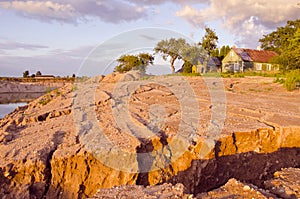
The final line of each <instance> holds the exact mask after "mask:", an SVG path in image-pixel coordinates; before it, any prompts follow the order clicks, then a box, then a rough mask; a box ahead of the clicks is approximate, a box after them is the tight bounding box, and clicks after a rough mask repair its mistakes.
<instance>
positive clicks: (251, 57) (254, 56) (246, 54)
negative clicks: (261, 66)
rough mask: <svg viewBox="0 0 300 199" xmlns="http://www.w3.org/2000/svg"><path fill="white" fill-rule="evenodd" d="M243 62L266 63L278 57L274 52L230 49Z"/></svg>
mask: <svg viewBox="0 0 300 199" xmlns="http://www.w3.org/2000/svg"><path fill="white" fill-rule="evenodd" d="M232 49H233V50H234V52H235V53H236V54H237V55H238V56H240V57H241V58H242V59H243V61H252V62H261V63H268V62H270V61H271V59H272V58H273V57H276V56H278V54H277V53H276V52H273V51H267V50H253V49H245V48H232Z"/></svg>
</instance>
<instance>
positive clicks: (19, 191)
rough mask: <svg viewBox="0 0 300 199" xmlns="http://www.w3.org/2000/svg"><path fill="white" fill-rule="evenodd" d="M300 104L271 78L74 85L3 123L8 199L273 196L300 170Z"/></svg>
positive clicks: (1, 158) (105, 80) (0, 156)
mask: <svg viewBox="0 0 300 199" xmlns="http://www.w3.org/2000/svg"><path fill="white" fill-rule="evenodd" d="M223 93H225V94H226V96H225V95H223ZM224 96H225V98H224ZM125 102H126V103H125ZM299 105H300V92H299V91H294V92H287V91H285V90H284V89H283V88H282V86H281V85H279V84H275V83H273V79H271V78H241V79H224V80H222V81H220V80H218V79H215V78H207V79H203V78H201V77H173V76H171V77H169V76H166V77H143V76H141V75H140V74H130V75H129V76H124V75H123V74H112V75H109V76H106V77H96V78H93V79H91V80H89V81H87V82H78V83H77V84H74V85H73V84H68V85H66V86H64V87H62V88H60V89H58V90H56V91H53V92H51V93H48V94H46V95H44V96H42V97H40V98H38V99H36V100H34V101H33V102H31V103H29V104H28V105H27V106H25V107H20V108H18V109H16V110H15V111H14V112H13V113H11V114H9V115H8V116H6V117H5V118H3V119H2V120H0V176H1V178H0V187H1V189H0V197H1V198H43V197H48V198H86V197H92V196H93V195H94V194H95V193H96V192H97V191H98V190H99V189H100V188H111V187H114V186H121V185H144V186H148V185H157V184H163V183H171V184H173V185H176V184H177V183H181V184H183V186H184V187H185V189H184V190H185V191H184V194H185V195H187V196H189V195H190V194H194V195H197V194H201V193H202V192H207V191H210V190H213V189H216V188H218V187H220V186H222V185H224V184H225V183H226V182H227V181H228V180H229V179H231V178H236V179H237V180H239V181H242V182H243V183H244V182H245V183H250V184H253V185H255V186H258V187H261V188H265V186H266V185H265V183H264V182H265V181H268V180H271V179H272V177H273V173H274V172H276V171H279V170H280V169H281V168H287V167H299V166H300V159H299V158H300V155H299V154H300V152H299V147H300V140H299V139H300V136H299V135H300V123H299V121H300V120H299V119H300V112H299ZM222 106H224V107H225V109H221V108H222ZM220 110H221V111H220ZM223 116H225V117H224V120H222V117H223ZM218 130H221V132H219V131H218ZM270 186H271V185H270ZM274 186H275V185H274ZM173 188H174V187H172V186H171V185H165V186H163V187H162V192H164V191H163V190H169V189H173ZM122 189H124V191H125V192H126V190H127V191H128V190H130V189H131V188H130V187H127V188H126V187H125V188H122ZM138 189H139V190H140V192H141V193H143V194H150V193H149V192H147V191H146V190H144V189H143V188H138ZM154 189H156V188H155V187H154V188H152V189H151V190H154ZM174 189H176V186H175V188H174ZM179 192H180V193H179ZM179 192H178V193H179V194H182V193H181V189H180V190H179ZM151 194H152V192H151ZM151 194H150V195H151Z"/></svg>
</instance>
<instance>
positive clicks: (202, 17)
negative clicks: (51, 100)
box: [0, 0, 300, 76]
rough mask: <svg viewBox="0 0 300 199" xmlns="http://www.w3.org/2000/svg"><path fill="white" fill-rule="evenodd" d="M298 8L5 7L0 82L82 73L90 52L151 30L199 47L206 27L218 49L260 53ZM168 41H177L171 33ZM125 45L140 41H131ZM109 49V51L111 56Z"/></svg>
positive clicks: (129, 2)
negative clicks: (266, 38)
mask: <svg viewBox="0 0 300 199" xmlns="http://www.w3.org/2000/svg"><path fill="white" fill-rule="evenodd" d="M299 2H300V1H299V0H286V1H282V0H223V1H219V0H186V1H184V0H48V1H44V0H35V1H21V0H19V1H15V0H11V1H5V0H1V1H0V26H1V31H0V76H21V75H22V73H23V71H24V70H30V72H31V73H35V72H36V71H37V70H40V71H42V73H43V74H54V75H60V76H66V75H72V74H73V73H75V74H77V73H78V71H80V66H81V65H82V63H84V62H83V60H84V58H85V57H86V56H87V55H89V53H90V52H91V50H92V49H96V50H97V48H96V47H97V46H98V50H99V46H100V48H101V45H103V44H107V41H110V42H113V40H114V38H115V37H118V36H119V35H120V34H121V35H122V34H125V33H126V32H128V31H129V32H132V33H134V32H135V31H133V30H141V29H146V28H150V27H151V28H155V29H157V30H158V29H164V30H167V31H166V32H168V31H173V32H174V34H175V35H176V34H177V35H183V36H185V37H187V38H189V39H190V40H193V41H194V42H198V41H200V40H201V38H202V37H203V35H204V31H203V29H204V27H205V26H208V27H210V28H212V29H214V30H215V31H216V33H217V35H218V37H219V43H218V45H219V46H222V45H230V46H232V45H235V46H238V47H247V48H256V47H257V46H258V45H259V43H258V39H259V38H261V37H262V35H263V34H266V33H268V32H271V31H273V30H275V29H276V27H278V26H282V25H284V24H285V23H286V21H287V20H295V19H297V18H300V14H299V13H300V6H299ZM146 30H147V29H146ZM143 34H148V33H147V31H144V32H143ZM161 34H164V32H161ZM146 36H147V35H146ZM148 36H151V34H150V35H148ZM152 36H153V35H152ZM161 36H162V38H164V37H163V36H164V35H161ZM165 36H169V37H172V34H170V35H168V34H166V35H165ZM174 37H176V36H174ZM145 38H146V37H145ZM148 38H149V37H148ZM157 38H160V36H158V37H157ZM145 41H146V40H145ZM126 42H130V43H134V42H136V41H135V39H134V38H133V39H132V38H131V40H128V41H126ZM140 42H141V43H143V41H140ZM110 44H111V43H110ZM123 45H125V46H126V45H127V46H128V44H123ZM152 45H155V43H152ZM108 46H110V45H108ZM115 47H116V48H115V49H118V50H119V51H118V52H113V53H111V54H112V55H111V56H110V57H109V59H111V61H113V60H114V59H116V58H117V57H116V56H118V55H120V54H122V49H123V47H122V46H115ZM153 47H154V46H153ZM108 48H110V47H106V48H105V50H110V52H112V50H113V49H108ZM135 48H136V46H135ZM101 49H102V51H103V48H101ZM120 49H121V50H120ZM128 50H130V49H127V51H128ZM124 53H126V52H124ZM92 54H93V53H92ZM104 54H105V53H104ZM101 64H104V63H102V62H99V63H95V65H97V67H98V66H99V67H100V68H101V67H102V68H103V70H104V68H105V67H106V66H102V65H101ZM166 64H167V63H166ZM110 67H113V66H110ZM100 73H101V71H100Z"/></svg>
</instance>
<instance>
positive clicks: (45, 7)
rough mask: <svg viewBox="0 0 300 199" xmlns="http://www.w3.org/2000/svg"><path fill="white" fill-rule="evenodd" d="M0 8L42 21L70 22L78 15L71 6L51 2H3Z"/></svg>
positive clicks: (0, 3)
mask: <svg viewBox="0 0 300 199" xmlns="http://www.w3.org/2000/svg"><path fill="white" fill-rule="evenodd" d="M0 7H2V8H4V9H12V10H15V11H17V12H18V13H20V14H22V15H24V16H27V17H32V18H39V19H42V20H59V21H61V20H62V21H71V20H72V18H73V17H75V16H76V15H78V13H77V12H76V10H75V9H74V7H73V6H72V5H71V4H60V3H55V2H52V1H3V2H0Z"/></svg>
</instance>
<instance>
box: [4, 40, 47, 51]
mask: <svg viewBox="0 0 300 199" xmlns="http://www.w3.org/2000/svg"><path fill="white" fill-rule="evenodd" d="M42 48H48V46H43V45H36V44H26V43H19V42H0V50H18V49H25V50H37V49H42Z"/></svg>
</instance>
